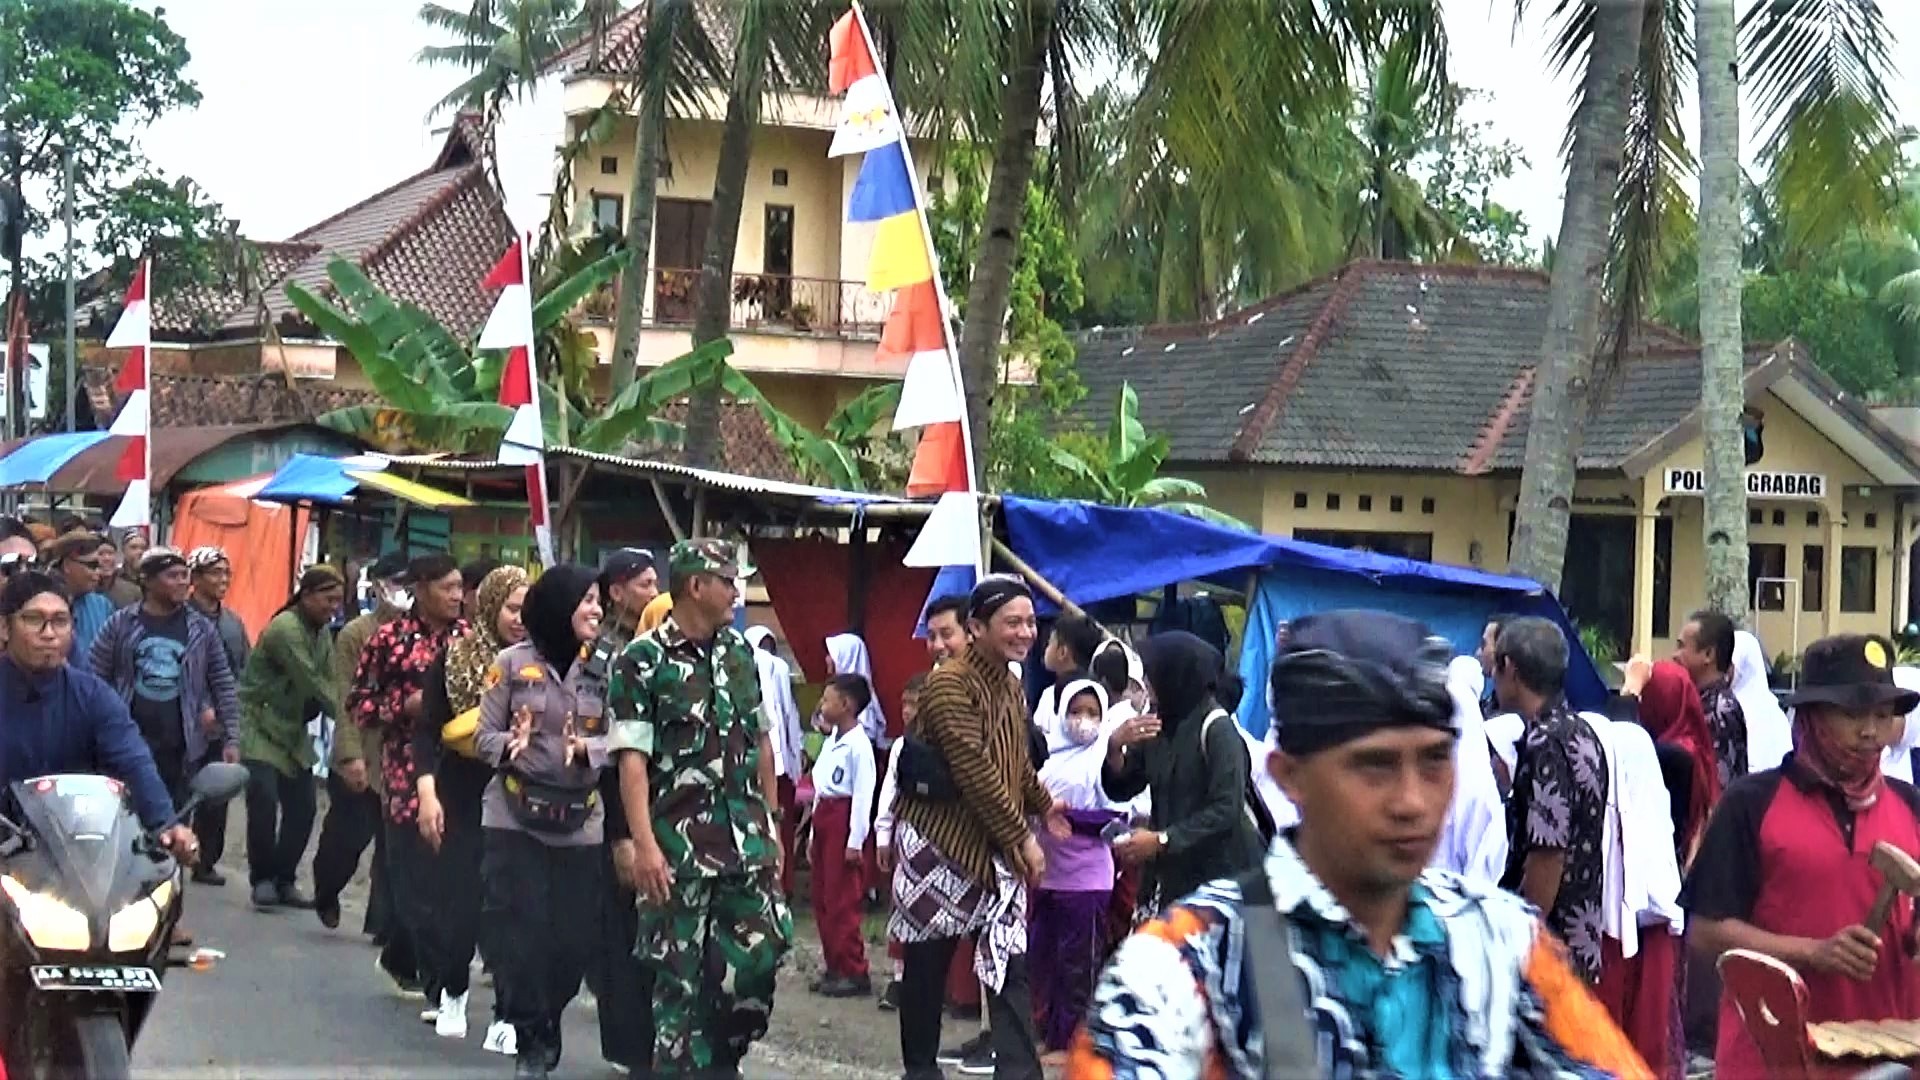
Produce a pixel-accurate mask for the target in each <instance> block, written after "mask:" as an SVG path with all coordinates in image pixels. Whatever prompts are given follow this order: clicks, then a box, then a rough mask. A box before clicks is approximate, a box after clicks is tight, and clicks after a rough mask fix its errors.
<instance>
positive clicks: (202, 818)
mask: <svg viewBox="0 0 1920 1080" xmlns="http://www.w3.org/2000/svg"><path fill="white" fill-rule="evenodd" d="M147 750H148V751H149V752H150V753H152V754H153V764H154V768H156V769H157V770H159V773H160V782H161V783H163V784H165V785H166V786H167V794H168V795H169V796H171V797H172V799H173V805H174V807H175V808H176V809H178V808H179V807H182V806H185V805H186V803H187V798H188V796H189V795H190V794H191V792H189V791H188V789H187V783H188V781H190V780H192V779H193V774H194V773H197V772H199V771H200V769H201V768H202V767H203V766H205V765H207V764H208V763H210V762H215V761H219V760H220V750H219V748H217V747H216V748H214V749H212V750H211V751H210V752H209V753H208V754H207V756H206V757H204V758H202V759H201V760H199V761H188V760H187V751H186V748H185V747H184V746H180V745H177V744H176V745H168V746H162V745H158V744H155V743H154V742H153V741H151V740H149V741H148V742H147ZM190 824H192V826H193V835H194V839H196V840H198V841H199V842H200V861H199V865H200V866H203V867H205V868H207V869H209V870H211V869H213V864H214V863H217V862H219V861H220V856H221V855H222V854H224V853H225V852H226V849H227V807H226V804H225V803H222V804H221V805H219V806H203V807H201V808H200V809H198V810H195V811H194V812H193V820H192V821H191V822H190Z"/></svg>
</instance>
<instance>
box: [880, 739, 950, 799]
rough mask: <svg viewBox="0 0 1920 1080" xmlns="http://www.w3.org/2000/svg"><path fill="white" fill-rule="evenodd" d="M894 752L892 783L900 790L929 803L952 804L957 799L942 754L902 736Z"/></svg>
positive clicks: (926, 744)
mask: <svg viewBox="0 0 1920 1080" xmlns="http://www.w3.org/2000/svg"><path fill="white" fill-rule="evenodd" d="M894 752H895V753H897V754H899V755H900V767H899V768H898V769H897V770H895V772H894V782H895V783H896V784H897V785H899V789H900V790H901V791H903V792H905V793H906V794H908V795H911V796H913V797H914V798H916V799H927V800H930V801H933V802H952V801H953V800H955V799H958V798H959V797H960V789H959V788H958V787H957V786H955V785H954V782H953V771H952V770H951V769H949V768H948V767H947V758H946V755H944V754H942V753H941V752H940V751H939V750H937V749H935V748H934V746H933V744H932V743H929V742H926V741H925V740H922V739H918V738H915V737H914V736H912V735H906V736H902V737H901V739H900V742H899V745H898V746H897V747H895V749H894Z"/></svg>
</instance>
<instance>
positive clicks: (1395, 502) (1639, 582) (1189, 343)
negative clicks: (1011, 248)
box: [1079, 262, 1920, 656]
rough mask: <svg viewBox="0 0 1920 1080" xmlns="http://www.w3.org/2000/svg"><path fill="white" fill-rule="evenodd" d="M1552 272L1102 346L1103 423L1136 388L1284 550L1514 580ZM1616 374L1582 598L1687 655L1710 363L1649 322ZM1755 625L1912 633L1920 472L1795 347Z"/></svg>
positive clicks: (1770, 380)
mask: <svg viewBox="0 0 1920 1080" xmlns="http://www.w3.org/2000/svg"><path fill="white" fill-rule="evenodd" d="M1546 295H1547V276H1546V275H1545V274H1543V273H1540V272H1537V271H1532V270H1520V269H1503V268H1490V267H1477V266H1421V265H1414V264H1407V263H1383V262H1358V263H1353V264H1350V265H1348V266H1346V267H1344V268H1342V269H1341V270H1340V271H1338V272H1336V273H1334V274H1331V275H1328V276H1327V277H1324V278H1320V279H1318V280H1315V281H1313V282H1310V283H1308V284H1306V285H1303V286H1301V287H1299V288H1297V289H1294V290H1292V291H1290V292H1288V293H1285V294H1282V295H1280V296H1276V297H1273V298H1271V299H1269V300H1267V301H1264V302H1262V303H1260V304H1257V305H1255V306H1253V307H1250V308H1248V309H1246V310H1244V311H1240V312H1236V313H1234V314H1232V315H1229V316H1227V317H1226V318H1223V319H1221V320H1220V321H1218V322H1216V323H1211V324H1204V325H1190V326H1179V327H1149V328H1146V329H1144V330H1134V331H1103V332H1100V333H1097V334H1093V335H1090V336H1089V337H1088V338H1087V339H1086V340H1083V341H1082V343H1081V347H1080V359H1079V365H1080V374H1081V378H1082V379H1083V380H1084V381H1085V382H1086V384H1087V386H1088V388H1089V395H1088V399H1087V402H1086V405H1085V407H1086V408H1087V409H1088V410H1089V414H1088V415H1089V419H1091V418H1092V416H1093V414H1094V412H1096V411H1097V412H1100V413H1102V414H1104V412H1105V410H1107V409H1110V408H1111V405H1112V402H1113V400H1114V397H1115V395H1116V394H1117V393H1118V390H1119V386H1120V384H1121V382H1122V381H1123V380H1125V381H1128V382H1130V383H1131V384H1132V385H1133V388H1134V390H1135V391H1136V392H1137V393H1138V394H1139V397H1140V409H1141V420H1142V422H1143V423H1144V424H1145V425H1146V426H1147V428H1148V430H1150V431H1154V432H1157V433H1160V434H1164V435H1165V436H1166V437H1167V438H1168V440H1169V441H1170V443H1171V454H1170V458H1171V461H1170V465H1169V469H1170V471H1172V472H1174V473H1177V474H1178V475H1182V476H1187V477H1191V478H1192V479H1195V480H1198V481H1201V482H1203V483H1205V484H1206V486H1207V490H1208V492H1209V494H1210V496H1211V500H1210V501H1211V502H1212V504H1213V505H1214V506H1216V507H1218V508H1220V509H1222V510H1225V511H1227V512H1229V513H1232V514H1235V515H1237V516H1239V517H1240V518H1242V519H1243V520H1245V521H1247V522H1249V523H1252V524H1254V525H1256V526H1258V527H1259V528H1260V529H1261V531H1263V532H1266V533H1271V534H1275V535H1283V536H1289V535H1290V536H1293V537H1295V538H1298V539H1303V540H1312V541H1316V542H1319V543H1326V544H1333V545H1337V546H1342V547H1364V548H1369V549H1372V550H1376V551H1382V552H1389V553H1393V554H1399V555H1405V556H1408V557H1411V558H1417V559H1428V560H1433V561H1436V562H1447V563H1455V564H1459V565H1469V566H1475V567H1480V568H1482V569H1486V570H1490V571H1495V572H1498V571H1503V570H1505V569H1506V566H1507V557H1508V541H1509V538H1510V536H1511V531H1512V527H1513V509H1514V505H1515V501H1516V499H1517V496H1518V493H1519V473H1520V465H1521V459H1522V456H1523V453H1524V450H1525V446H1526V430H1527V415H1528V404H1529V400H1530V391H1531V389H1532V380H1533V369H1534V364H1535V363H1536V362H1537V357H1538V351H1539V346H1540V340H1541V335H1542V333H1543V329H1544V327H1545V325H1546ZM1643 337H1644V341H1643V343H1642V347H1641V348H1640V349H1639V350H1638V351H1637V352H1636V353H1635V354H1634V355H1633V356H1632V357H1630V358H1629V359H1628V361H1627V362H1626V363H1625V365H1624V366H1623V368H1622V369H1621V370H1620V371H1619V372H1618V374H1617V375H1615V376H1613V377H1611V378H1607V379H1603V380H1602V381H1601V384H1600V386H1599V399H1598V403H1597V405H1596V407H1595V409H1594V410H1593V413H1592V415H1591V417H1590V418H1589V420H1588V422H1587V425H1586V431H1585V437H1584V440H1583V442H1582V445H1581V450H1580V455H1579V474H1578V483H1577V485H1576V487H1575V489H1574V506H1573V521H1572V527H1571V530H1570V539H1569V543H1568V546H1567V560H1566V569H1565V574H1564V577H1563V581H1562V586H1561V590H1560V592H1561V598H1562V600H1563V602H1564V603H1565V604H1566V606H1567V608H1568V610H1569V612H1570V613H1572V615H1573V616H1574V618H1575V619H1576V620H1578V621H1579V622H1580V623H1581V624H1582V625H1583V626H1597V627H1599V628H1600V629H1601V630H1602V631H1603V632H1604V633H1605V634H1606V635H1607V636H1608V638H1609V639H1610V640H1611V641H1612V642H1614V643H1615V644H1616V646H1617V647H1627V646H1630V647H1631V648H1632V649H1633V650H1635V651H1644V650H1650V649H1662V650H1663V649H1665V648H1666V645H1665V642H1666V641H1668V640H1670V639H1671V637H1672V635H1673V634H1675V633H1676V632H1677V631H1678V630H1679V629H1680V625H1681V624H1682V623H1684V622H1685V621H1686V617H1687V615H1688V614H1689V613H1690V612H1692V611H1693V610H1695V609H1696V608H1698V607H1699V606H1700V605H1701V604H1702V603H1704V599H1705V585H1704V571H1703V567H1702V558H1703V543H1702V538H1701V491H1702V488H1703V486H1704V485H1703V482H1702V473H1701V460H1702V459H1701V441H1700V419H1699V408H1698V407H1699V397H1700V393H1699V386H1700V354H1699V348H1698V346H1697V345H1696V344H1694V343H1692V342H1690V341H1687V340H1686V339H1684V338H1682V337H1680V336H1679V335H1676V334H1674V333H1672V332H1671V331H1667V330H1663V329H1659V328H1649V329H1648V331H1647V332H1646V334H1645V335H1644V336H1643ZM1746 394H1747V401H1748V404H1749V452H1748V457H1749V462H1750V467H1749V471H1748V475H1747V488H1748V493H1749V494H1748V506H1749V511H1748V513H1749V518H1748V520H1749V525H1750V535H1749V539H1750V542H1751V545H1752V547H1751V552H1750V564H1751V571H1750V577H1751V578H1752V588H1753V598H1754V601H1753V602H1754V608H1755V623H1756V628H1757V630H1758V632H1759V634H1760V636H1761V640H1762V642H1763V643H1764V644H1765V646H1766V647H1767V649H1768V650H1769V651H1770V653H1771V654H1773V655H1776V656H1777V655H1779V654H1781V653H1787V652H1793V653H1797V652H1798V651H1799V650H1800V649H1801V648H1803V647H1804V646H1805V645H1806V644H1807V643H1809V642H1811V641H1812V640H1813V639H1815V638H1817V637H1819V636H1821V635H1823V634H1827V633H1834V632H1866V631H1874V632H1879V633H1886V632H1889V631H1891V630H1893V629H1894V628H1896V627H1898V626H1903V625H1905V623H1906V621H1907V619H1908V616H1909V602H1908V594H1909V591H1910V584H1911V579H1912V571H1911V552H1912V548H1913V541H1914V538H1915V535H1916V529H1920V519H1916V516H1915V514H1916V503H1915V495H1916V493H1920V455H1917V454H1916V453H1915V451H1914V449H1913V448H1912V446H1910V445H1909V444H1908V443H1907V442H1906V441H1905V440H1904V439H1902V438H1900V437H1899V436H1898V435H1897V434H1895V433H1894V432H1893V431H1891V430H1890V429H1889V428H1887V427H1886V426H1885V425H1883V424H1882V423H1881V422H1880V421H1878V420H1876V419H1875V418H1874V416H1873V415H1872V414H1871V413H1870V412H1869V411H1868V410H1867V409H1866V408H1865V407H1864V405H1863V404H1862V403H1860V402H1857V401H1855V400H1853V399H1852V398H1850V397H1849V396H1848V395H1847V394H1845V393H1844V392H1843V391H1841V390H1840V389H1839V388H1838V387H1837V386H1836V385H1835V384H1834V383H1833V382H1832V380H1830V379H1828V378H1827V377H1826V376H1825V375H1824V374H1822V373H1821V372H1820V371H1819V370H1818V369H1817V368H1815V367H1814V366H1813V364H1812V362H1811V360H1810V359H1809V358H1808V357H1807V356H1806V354H1805V353H1804V351H1803V350H1801V349H1800V348H1799V347H1798V346H1796V345H1794V344H1793V343H1791V342H1788V343H1784V344H1782V345H1780V346H1778V347H1774V348H1770V349H1764V350H1759V351H1756V352H1754V353H1752V354H1750V355H1749V357H1748V366H1747V373H1746Z"/></svg>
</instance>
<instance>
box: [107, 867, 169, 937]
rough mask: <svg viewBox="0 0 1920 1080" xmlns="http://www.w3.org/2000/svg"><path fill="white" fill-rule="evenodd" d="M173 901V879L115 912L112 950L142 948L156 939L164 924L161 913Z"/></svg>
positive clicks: (110, 930) (110, 927) (110, 926)
mask: <svg viewBox="0 0 1920 1080" xmlns="http://www.w3.org/2000/svg"><path fill="white" fill-rule="evenodd" d="M172 902H173V879H172V878H168V879H167V880H165V881H163V882H161V883H160V885H159V887H157V888H155V889H154V890H153V891H152V892H150V893H148V894H147V895H145V896H143V897H141V898H140V899H138V900H135V901H134V902H133V903H131V904H128V905H127V906H126V907H123V908H121V909H120V910H119V911H116V912H114V913H113V918H112V919H109V920H108V921H107V950H108V951H109V952H138V951H139V950H141V949H144V948H146V947H147V942H149V941H151V940H153V932H154V931H155V930H157V929H159V928H160V916H161V915H162V914H164V913H165V912H166V910H167V905H168V904H170V903H172Z"/></svg>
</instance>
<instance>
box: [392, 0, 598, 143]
mask: <svg viewBox="0 0 1920 1080" xmlns="http://www.w3.org/2000/svg"><path fill="white" fill-rule="evenodd" d="M617 10H618V3H617V0H476V3H474V5H473V6H472V7H470V8H468V9H467V10H466V11H460V10H456V9H454V8H450V7H447V6H446V5H444V4H436V3H426V4H422V5H421V6H420V21H421V22H423V23H426V24H427V25H428V26H430V27H432V28H434V29H436V30H440V31H444V32H446V33H448V34H452V35H453V36H454V38H455V39H456V40H455V41H454V42H453V43H452V44H447V45H429V46H427V47H426V48H424V49H421V50H420V53H419V56H418V58H417V59H418V60H419V61H420V62H421V63H423V64H427V65H429V66H435V67H455V68H459V69H460V70H461V71H463V72H465V73H466V78H465V79H463V80H461V82H460V84H459V85H457V86H455V87H454V88H453V89H452V90H450V91H448V92H447V95H446V96H445V97H443V98H441V99H440V100H439V101H437V102H435V103H434V105H433V108H432V109H431V110H430V111H429V112H428V114H427V115H428V117H429V118H432V117H435V116H439V115H440V114H442V113H446V112H453V111H458V110H461V109H472V110H475V111H477V112H480V113H483V114H490V113H492V112H493V111H495V109H497V107H498V105H499V104H500V103H501V102H502V101H503V100H505V99H507V98H511V97H513V96H514V95H515V94H517V93H519V92H520V91H521V90H522V89H524V88H525V87H527V86H528V85H530V84H532V83H533V81H534V80H536V79H538V78H539V77H540V74H541V72H542V71H543V70H544V69H545V68H546V66H547V64H548V62H549V61H551V60H552V59H553V58H554V57H556V56H558V55H559V54H560V53H561V52H563V51H565V50H566V49H567V48H568V47H570V46H572V45H573V44H574V43H575V42H576V41H578V40H580V38H581V37H582V35H586V34H590V33H592V32H593V31H594V30H595V29H596V28H600V29H604V27H605V25H606V23H607V21H608V20H609V19H610V18H611V15H612V14H613V13H614V12H616V11H617Z"/></svg>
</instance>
